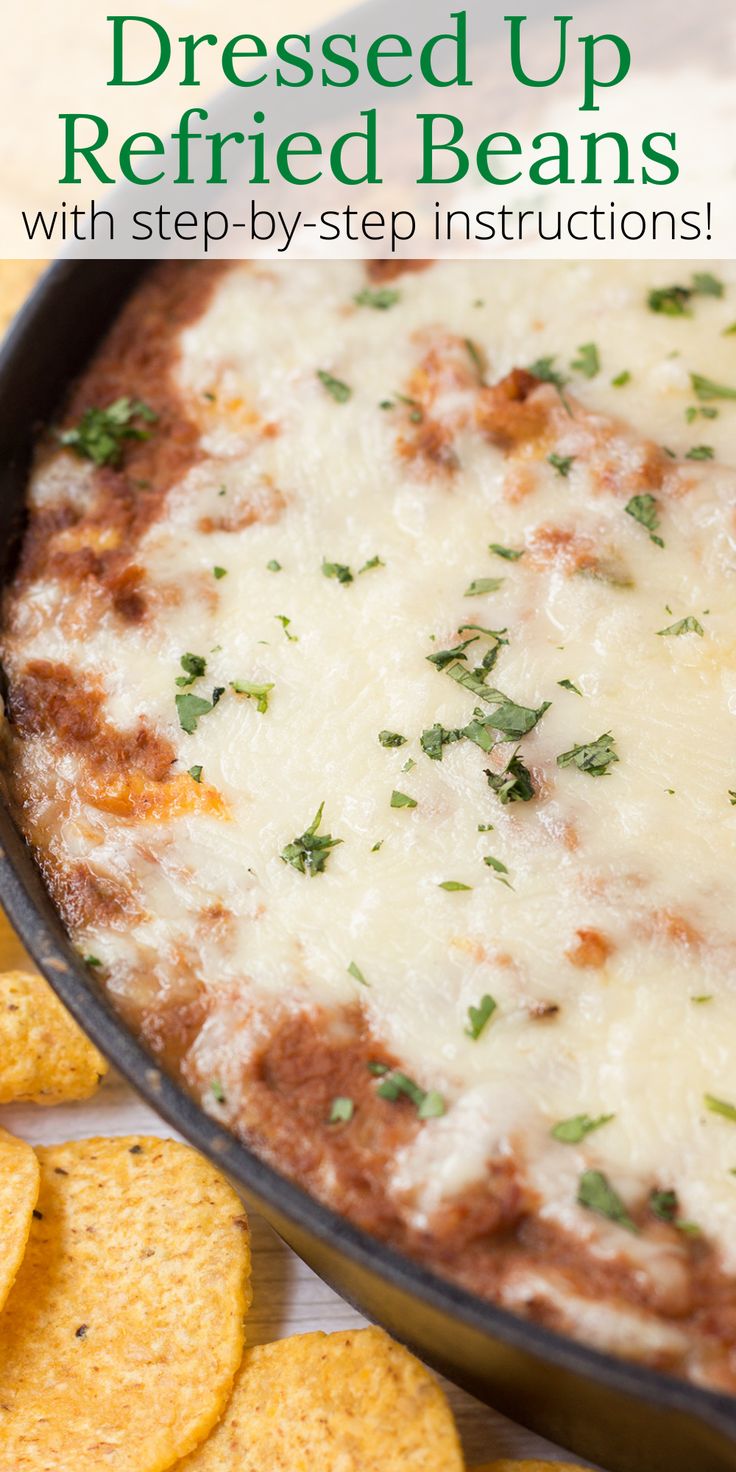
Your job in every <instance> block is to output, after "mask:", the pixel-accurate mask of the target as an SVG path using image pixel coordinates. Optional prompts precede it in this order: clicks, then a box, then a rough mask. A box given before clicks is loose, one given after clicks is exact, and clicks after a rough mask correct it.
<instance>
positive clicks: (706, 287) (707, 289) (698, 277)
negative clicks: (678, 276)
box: [693, 271, 725, 297]
mask: <svg viewBox="0 0 736 1472" xmlns="http://www.w3.org/2000/svg"><path fill="white" fill-rule="evenodd" d="M693 291H696V292H697V293H698V295H699V296H715V297H722V296H723V295H724V292H725V287H724V285H723V282H722V281H719V280H718V277H717V276H714V275H713V274H712V272H710V271H697V272H696V274H695V275H694V276H693Z"/></svg>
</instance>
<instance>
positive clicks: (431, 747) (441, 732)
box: [419, 723, 463, 762]
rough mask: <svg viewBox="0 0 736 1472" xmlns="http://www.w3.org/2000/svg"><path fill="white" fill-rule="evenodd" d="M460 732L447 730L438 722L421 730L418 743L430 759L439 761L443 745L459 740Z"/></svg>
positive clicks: (460, 737) (460, 738)
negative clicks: (425, 729)
mask: <svg viewBox="0 0 736 1472" xmlns="http://www.w3.org/2000/svg"><path fill="white" fill-rule="evenodd" d="M462 734H463V733H462V731H448V730H446V729H445V727H444V726H441V725H439V723H438V724H437V725H434V726H430V727H429V729H428V730H427V731H422V734H421V736H420V738H419V744H420V746H421V748H422V751H423V752H425V754H426V755H427V756H428V757H429V759H430V761H433V762H441V761H442V753H443V750H444V748H445V746H447V745H449V743H450V742H452V741H461V740H462Z"/></svg>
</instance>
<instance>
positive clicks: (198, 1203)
mask: <svg viewBox="0 0 736 1472" xmlns="http://www.w3.org/2000/svg"><path fill="white" fill-rule="evenodd" d="M38 1157H39V1162H40V1166H41V1189H40V1192H39V1197H38V1213H37V1214H36V1216H35V1217H34V1220H33V1224H32V1227H31V1235H30V1238H29V1241H28V1247H27V1248H26V1254H25V1258H24V1260H23V1263H22V1266H21V1268H20V1271H19V1273H18V1277H17V1279H16V1282H15V1286H14V1288H13V1289H12V1292H11V1294H10V1296H9V1298H8V1301H7V1303H6V1306H5V1310H4V1312H3V1314H2V1315H0V1365H1V1366H2V1396H1V1397H0V1468H2V1472H9V1469H12V1472H47V1469H51V1468H54V1469H61V1468H68V1469H70V1472H71V1469H72V1468H73V1469H74V1472H101V1469H102V1468H104V1469H105V1472H164V1469H165V1468H167V1467H170V1466H171V1465H172V1463H173V1462H175V1461H176V1460H177V1458H179V1457H182V1456H185V1455H186V1454H187V1453H188V1452H190V1451H192V1449H193V1448H194V1447H195V1446H197V1445H198V1444H199V1442H200V1441H201V1440H202V1439H203V1437H205V1436H206V1435H207V1433H208V1432H209V1431H210V1430H211V1428H212V1426H213V1425H214V1423H215V1422H216V1420H217V1418H218V1416H219V1415H220V1414H221V1412H222V1411H223V1409H224V1407H225V1405H226V1402H227V1399H228V1396H229V1395H230V1392H231V1389H232V1384H233V1377H234V1375H235V1371H236V1369H237V1367H238V1365H239V1363H240V1358H241V1355H242V1349H243V1318H244V1314H245V1311H246V1307H247V1305H248V1303H249V1301H250V1296H249V1289H248V1283H249V1267H250V1251H249V1238H248V1231H247V1222H246V1219H245V1217H244V1215H243V1209H242V1205H241V1203H240V1200H239V1199H238V1197H237V1196H236V1195H235V1192H234V1191H233V1190H232V1189H231V1187H230V1186H229V1185H228V1184H227V1182H226V1181H225V1179H224V1177H223V1176H221V1175H220V1174H219V1172H218V1171H217V1170H215V1168H214V1166H212V1165H210V1164H209V1163H208V1161H206V1160H205V1159H204V1158H203V1157H202V1156H201V1155H198V1154H197V1153H196V1151H194V1150H190V1149H189V1148H188V1147H187V1146H186V1145H179V1144H177V1143H175V1141H173V1140H155V1139H146V1138H143V1137H141V1138H136V1137H133V1138H127V1139H121V1140H81V1141H78V1142H76V1143H74V1144H69V1145H53V1146H49V1147H46V1148H43V1149H39V1151H38Z"/></svg>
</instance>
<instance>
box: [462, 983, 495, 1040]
mask: <svg viewBox="0 0 736 1472" xmlns="http://www.w3.org/2000/svg"><path fill="white" fill-rule="evenodd" d="M496 1005H497V1004H496V1002H495V1000H494V998H493V997H492V996H491V995H490V993H488V992H487V993H486V995H485V996H484V997H481V999H480V1002H479V1003H478V1006H477V1007H472V1006H471V1007H468V1025H467V1027H466V1028H465V1032H466V1033H467V1035H468V1037H469V1038H472V1039H473V1041H474V1042H477V1040H478V1038H479V1037H480V1035H481V1033H482V1031H483V1029H484V1027H486V1026H487V1025H488V1023H489V1022H490V1020H491V1018H492V1016H493V1014H494V1012H495V1010H496Z"/></svg>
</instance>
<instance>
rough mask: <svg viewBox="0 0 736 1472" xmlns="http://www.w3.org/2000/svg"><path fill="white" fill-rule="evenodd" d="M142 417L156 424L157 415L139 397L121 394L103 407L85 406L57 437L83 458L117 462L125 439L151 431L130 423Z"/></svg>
mask: <svg viewBox="0 0 736 1472" xmlns="http://www.w3.org/2000/svg"><path fill="white" fill-rule="evenodd" d="M135 419H142V420H143V421H144V423H146V424H155V422H156V420H157V419H158V415H157V414H155V413H154V411H153V409H150V408H149V406H148V405H147V404H144V403H142V402H141V400H140V399H130V398H122V399H116V400H115V402H114V403H112V404H108V407H107V408H106V409H85V411H84V413H83V415H82V417H81V419H80V421H79V423H78V424H77V425H75V426H74V427H73V428H72V429H65V430H63V431H62V432H61V433H60V434H59V440H60V443H61V444H62V445H65V446H66V448H67V449H70V450H73V451H74V453H75V455H79V456H80V457H81V458H82V459H84V460H93V461H94V463H95V465H112V466H113V467H115V466H117V465H119V464H120V461H121V459H122V454H123V447H124V444H125V441H126V440H147V439H148V438H149V435H150V431H149V430H147V429H141V427H140V425H136V424H134V423H133V421H134V420H135Z"/></svg>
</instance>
